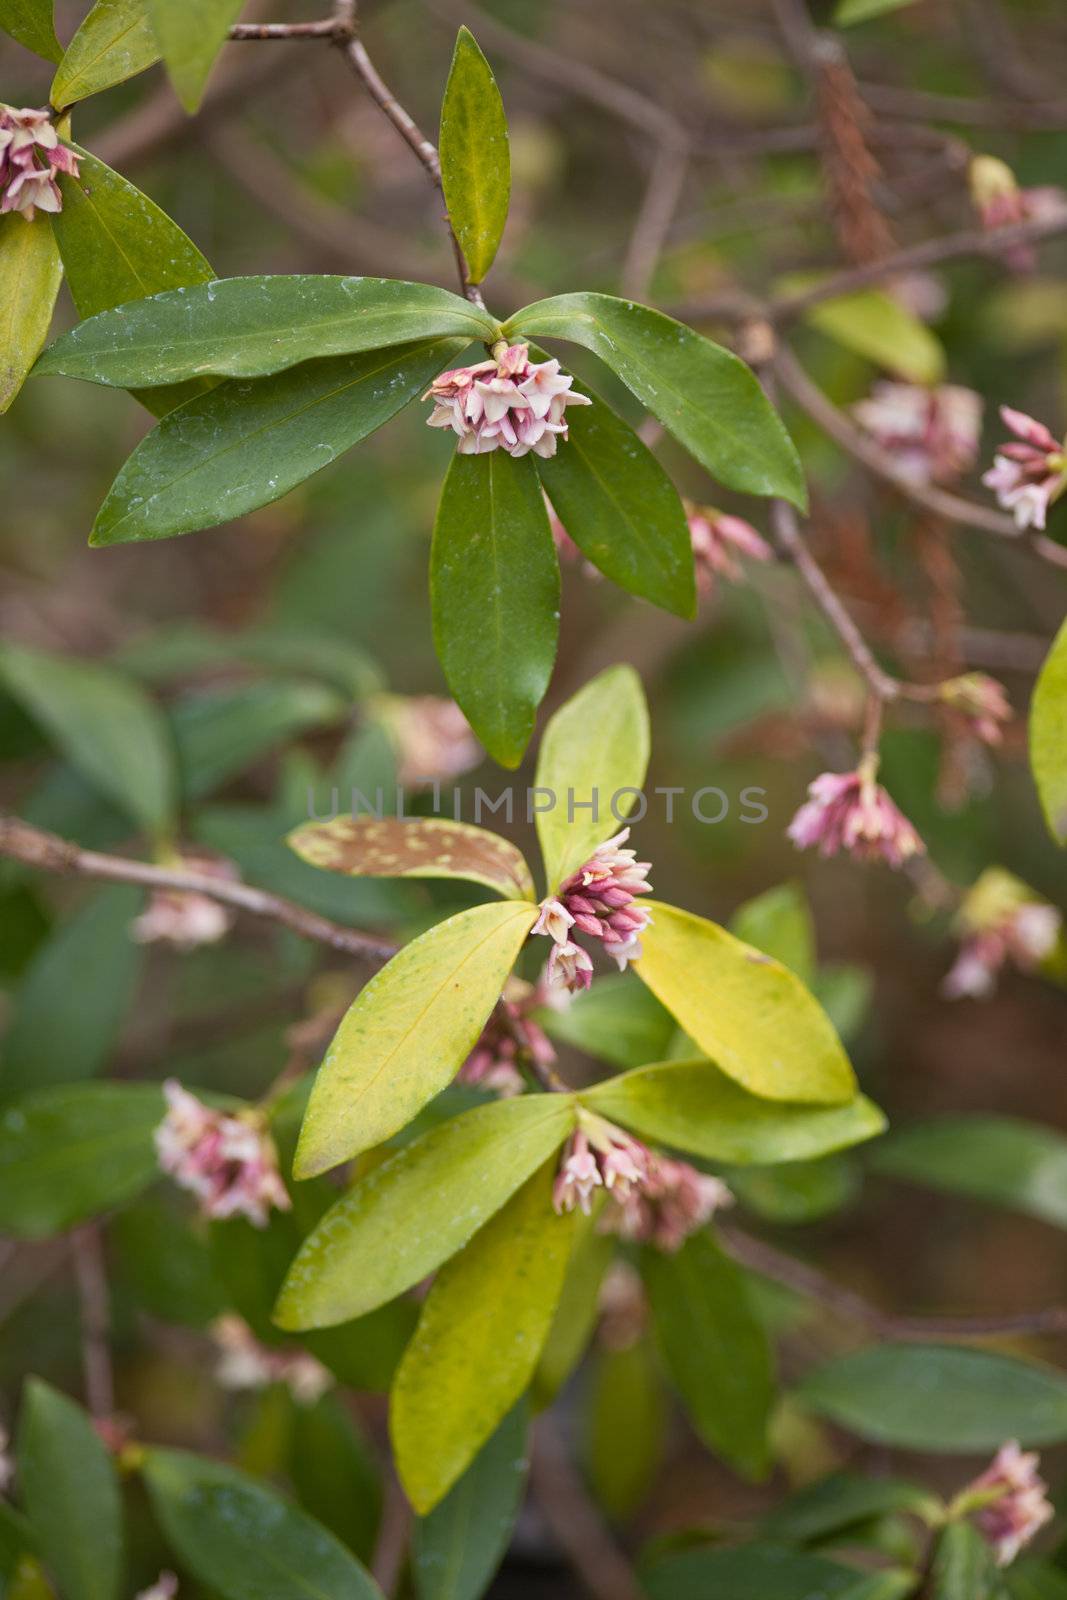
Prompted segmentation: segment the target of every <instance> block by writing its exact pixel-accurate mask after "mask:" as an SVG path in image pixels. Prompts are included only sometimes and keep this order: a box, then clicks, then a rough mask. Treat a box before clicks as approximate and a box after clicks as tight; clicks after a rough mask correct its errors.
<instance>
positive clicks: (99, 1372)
mask: <svg viewBox="0 0 1067 1600" xmlns="http://www.w3.org/2000/svg"><path fill="white" fill-rule="evenodd" d="M70 1248H71V1256H72V1259H73V1263H74V1278H75V1282H76V1283H77V1286H78V1302H79V1306H80V1308H81V1346H82V1366H83V1369H84V1372H85V1399H86V1403H87V1405H88V1407H89V1411H90V1413H91V1415H92V1416H93V1417H96V1418H98V1419H102V1418H107V1417H110V1416H112V1415H113V1414H114V1410H115V1383H114V1376H113V1373H112V1370H111V1347H110V1342H109V1336H110V1325H111V1312H110V1305H109V1301H108V1288H107V1271H106V1268H105V1265H104V1247H103V1240H102V1238H101V1235H100V1225H99V1223H96V1222H88V1223H86V1224H85V1226H84V1227H82V1228H79V1229H78V1230H77V1232H76V1233H73V1234H71V1238H70Z"/></svg>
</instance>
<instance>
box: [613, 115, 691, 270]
mask: <svg viewBox="0 0 1067 1600" xmlns="http://www.w3.org/2000/svg"><path fill="white" fill-rule="evenodd" d="M688 165H689V149H688V146H687V145H685V144H678V143H676V142H675V141H674V139H673V138H671V139H669V140H665V141H664V142H663V143H662V144H660V145H659V147H658V148H657V150H656V154H655V156H654V158H653V161H652V166H651V167H650V169H649V174H648V182H647V184H646V185H645V192H644V196H643V197H642V200H641V207H640V210H639V211H638V213H637V220H636V221H635V223H634V226H633V231H632V232H631V234H630V242H629V244H628V246H627V248H626V259H625V260H624V262H623V266H622V272H621V274H620V276H619V287H620V289H621V290H622V293H623V294H624V295H634V296H641V295H644V294H647V292H648V287H649V284H650V283H651V282H652V277H653V274H654V273H655V270H656V265H657V263H658V261H659V258H660V256H661V255H662V253H663V247H664V245H665V244H666V242H667V236H668V234H669V233H670V228H671V223H672V222H673V221H674V215H675V212H676V211H677V209H678V202H679V201H680V200H681V198H682V190H683V189H684V187H685V174H686V169H687V167H688Z"/></svg>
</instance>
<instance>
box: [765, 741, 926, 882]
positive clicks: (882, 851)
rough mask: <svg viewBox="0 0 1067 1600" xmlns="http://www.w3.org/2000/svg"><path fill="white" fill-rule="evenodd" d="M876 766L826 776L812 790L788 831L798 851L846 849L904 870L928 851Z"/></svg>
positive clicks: (867, 764)
mask: <svg viewBox="0 0 1067 1600" xmlns="http://www.w3.org/2000/svg"><path fill="white" fill-rule="evenodd" d="M875 770H876V768H875V763H874V762H872V761H865V762H862V763H861V764H860V766H859V767H858V768H857V769H856V771H855V772H824V773H822V774H821V775H820V776H819V777H818V778H816V779H815V781H814V782H813V783H811V784H810V785H809V786H808V796H809V798H808V800H807V802H806V803H805V804H804V805H802V806H801V808H800V810H799V811H798V812H797V814H796V816H795V817H794V818H793V820H792V822H791V823H790V824H789V827H788V829H787V830H786V831H787V833H788V835H789V837H790V839H792V841H793V843H794V844H795V845H796V847H797V849H798V850H807V849H809V848H811V847H812V846H817V847H818V850H819V854H820V855H822V856H833V855H837V853H838V852H839V851H841V850H847V851H848V853H849V854H850V855H851V856H853V857H854V858H855V859H856V860H857V861H886V862H888V864H889V865H890V866H891V867H900V866H903V864H904V862H905V861H907V860H908V858H909V857H910V856H913V855H919V854H921V853H922V852H923V850H924V849H925V846H924V845H923V842H922V840H921V839H920V838H919V835H918V834H917V833H916V831H915V829H914V828H913V827H912V825H911V823H910V822H909V821H908V819H907V818H906V817H905V816H904V814H903V813H902V812H901V811H899V810H898V809H897V807H896V806H895V805H894V804H893V802H892V800H891V799H890V798H889V796H888V795H887V794H886V792H885V790H884V789H883V788H882V786H881V784H879V783H877V782H876V781H875Z"/></svg>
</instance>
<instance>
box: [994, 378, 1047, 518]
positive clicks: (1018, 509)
mask: <svg viewBox="0 0 1067 1600" xmlns="http://www.w3.org/2000/svg"><path fill="white" fill-rule="evenodd" d="M1000 415H1001V418H1002V419H1003V421H1004V424H1005V426H1006V427H1008V428H1010V429H1011V431H1012V433H1014V434H1015V436H1016V438H1017V439H1019V440H1021V441H1022V442H1021V443H1019V444H1016V443H1014V442H1013V443H1010V444H1005V445H1002V446H1001V448H1000V451H999V452H998V453H997V454H996V455H995V456H994V457H993V465H992V466H991V467H990V469H989V471H988V472H987V473H985V474H984V476H983V478H982V482H983V483H984V484H985V486H986V488H987V489H992V490H993V492H994V494H995V495H996V497H997V502H998V504H999V505H1001V506H1003V507H1004V509H1005V511H1010V512H1011V514H1012V516H1013V517H1014V518H1015V521H1016V523H1017V525H1018V526H1019V527H1020V528H1031V527H1033V528H1043V527H1044V526H1045V522H1046V519H1047V517H1048V510H1049V507H1050V506H1051V505H1052V504H1053V503H1054V502H1055V501H1056V500H1058V499H1059V497H1060V495H1061V494H1062V493H1063V491H1064V489H1065V488H1067V454H1065V452H1064V446H1063V445H1062V444H1061V443H1060V442H1059V441H1058V440H1057V439H1056V438H1055V436H1054V435H1053V434H1052V433H1051V432H1050V431H1049V429H1048V428H1046V426H1045V424H1044V423H1043V422H1037V421H1036V420H1035V419H1034V418H1033V417H1028V416H1027V415H1026V413H1025V412H1024V411H1015V410H1014V409H1013V408H1012V407H1011V406H1001V408H1000Z"/></svg>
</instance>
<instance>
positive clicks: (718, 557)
mask: <svg viewBox="0 0 1067 1600" xmlns="http://www.w3.org/2000/svg"><path fill="white" fill-rule="evenodd" d="M686 514H687V519H688V522H689V537H690V540H691V541H692V545H693V561H694V564H695V566H696V575H697V588H698V589H699V590H700V592H701V594H710V592H711V590H712V589H713V588H714V586H715V579H716V578H720V577H721V578H728V579H729V581H730V582H731V583H740V581H741V579H742V578H743V577H744V575H745V574H744V569H743V567H742V566H741V563H740V561H739V560H738V557H739V556H745V557H747V559H748V560H750V561H771V560H773V559H774V552H773V550H772V549H771V547H770V545H769V544H768V543H767V541H766V539H764V538H762V537H761V536H760V535H759V534H758V533H757V532H756V530H755V528H754V527H753V526H752V524H751V523H750V522H745V520H744V519H743V518H742V517H732V516H730V515H728V514H727V513H726V512H725V511H716V510H715V509H714V507H712V506H690V505H687V506H686Z"/></svg>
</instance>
